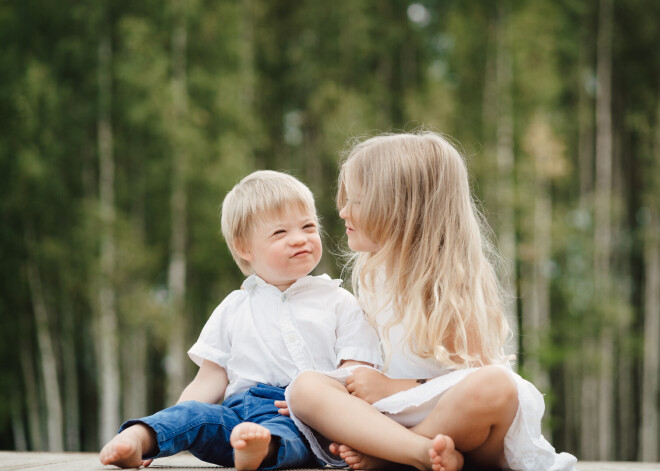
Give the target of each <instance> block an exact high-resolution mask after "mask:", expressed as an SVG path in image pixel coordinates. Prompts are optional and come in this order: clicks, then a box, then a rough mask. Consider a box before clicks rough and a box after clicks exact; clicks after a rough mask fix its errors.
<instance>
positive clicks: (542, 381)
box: [522, 117, 561, 434]
mask: <svg viewBox="0 0 660 471" xmlns="http://www.w3.org/2000/svg"><path fill="white" fill-rule="evenodd" d="M527 142H528V146H527V147H528V148H529V150H530V151H531V152H533V154H534V189H533V193H534V208H533V209H534V219H533V221H534V227H533V232H532V234H533V239H532V247H534V250H533V256H532V259H531V260H529V261H528V263H529V264H530V265H531V267H530V268H531V270H530V271H531V276H530V280H526V282H525V283H524V284H523V285H524V286H526V287H527V289H526V291H527V292H528V293H527V294H528V296H525V297H524V298H523V323H524V324H523V325H524V336H523V337H522V338H524V350H525V371H526V372H527V373H528V374H529V375H530V377H531V380H532V382H533V383H534V384H535V385H536V387H537V388H538V389H539V390H540V391H541V392H543V393H545V392H547V390H548V388H549V387H550V376H549V374H548V371H547V370H545V369H544V368H542V367H541V364H540V362H539V354H540V350H541V345H542V340H543V336H544V335H547V333H548V331H549V329H550V278H549V276H550V273H549V270H550V269H551V267H550V263H551V229H552V198H551V197H550V177H551V174H552V172H553V168H552V166H553V163H554V162H558V161H559V159H560V158H561V156H559V155H554V154H556V153H558V152H559V147H558V146H557V144H556V141H555V138H554V137H553V135H552V130H551V129H550V126H549V125H548V124H547V123H546V122H545V121H544V120H543V119H542V118H541V117H537V118H535V119H534V121H533V122H532V124H531V126H530V128H529V130H528V134H527ZM549 416H550V404H547V403H546V413H545V417H549ZM543 432H544V434H549V432H550V430H549V429H548V428H547V426H546V425H545V422H544V430H543Z"/></svg>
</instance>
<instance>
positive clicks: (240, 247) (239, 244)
mask: <svg viewBox="0 0 660 471" xmlns="http://www.w3.org/2000/svg"><path fill="white" fill-rule="evenodd" d="M234 250H235V251H236V253H237V254H238V255H240V256H241V258H242V259H245V260H247V261H248V262H251V261H252V252H250V248H249V247H247V244H246V243H244V242H243V241H240V240H237V241H236V242H234Z"/></svg>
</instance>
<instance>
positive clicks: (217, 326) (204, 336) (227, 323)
mask: <svg viewBox="0 0 660 471" xmlns="http://www.w3.org/2000/svg"><path fill="white" fill-rule="evenodd" d="M243 297H245V293H244V292H240V291H233V292H232V293H230V294H229V296H227V297H226V298H225V299H224V300H223V301H222V303H220V305H219V306H218V307H216V308H215V310H214V311H213V313H212V314H211V317H209V320H208V321H206V324H205V325H204V328H203V329H202V332H201V333H200V334H199V338H198V339H197V342H195V344H194V345H193V346H192V347H191V348H190V350H188V356H190V358H191V360H192V361H194V362H195V363H196V364H197V365H199V366H201V365H202V362H203V361H204V360H209V361H212V362H213V363H215V364H217V365H220V366H222V367H223V368H225V369H227V362H228V361H229V356H230V354H231V332H232V326H233V322H232V318H233V315H234V314H235V313H236V312H237V309H238V307H239V305H240V304H241V298H243Z"/></svg>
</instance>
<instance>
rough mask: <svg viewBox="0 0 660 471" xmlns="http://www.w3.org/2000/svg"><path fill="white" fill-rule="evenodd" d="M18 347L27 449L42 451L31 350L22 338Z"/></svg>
mask: <svg viewBox="0 0 660 471" xmlns="http://www.w3.org/2000/svg"><path fill="white" fill-rule="evenodd" d="M20 345H21V347H20V348H21V354H20V362H21V372H22V374H23V381H24V382H25V401H24V402H23V403H24V404H25V408H26V415H27V424H28V439H29V448H30V450H32V451H42V450H43V449H44V445H43V444H44V443H46V439H45V437H44V436H43V432H42V427H41V419H40V413H39V409H40V407H39V394H38V393H37V389H38V386H37V375H36V373H35V371H34V366H33V358H32V349H31V348H30V346H29V345H28V344H27V341H26V340H25V338H24V337H21V338H20Z"/></svg>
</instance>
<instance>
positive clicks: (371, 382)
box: [346, 368, 409, 404]
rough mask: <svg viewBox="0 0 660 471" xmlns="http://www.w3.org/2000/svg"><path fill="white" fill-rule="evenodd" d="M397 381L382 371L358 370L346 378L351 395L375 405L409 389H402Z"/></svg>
mask: <svg viewBox="0 0 660 471" xmlns="http://www.w3.org/2000/svg"><path fill="white" fill-rule="evenodd" d="M397 381H398V380H394V379H391V378H388V377H387V376H385V375H384V374H383V373H381V372H380V371H376V370H372V369H370V368H356V369H355V371H353V374H352V375H351V376H349V377H348V378H346V389H347V390H348V392H349V393H351V395H353V396H355V397H359V398H360V399H363V400H365V401H367V402H368V403H369V404H373V403H374V402H378V401H380V400H381V399H382V398H384V397H387V396H391V395H392V394H394V393H397V392H399V391H402V390H403V389H409V388H403V389H400V388H399V387H397Z"/></svg>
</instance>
